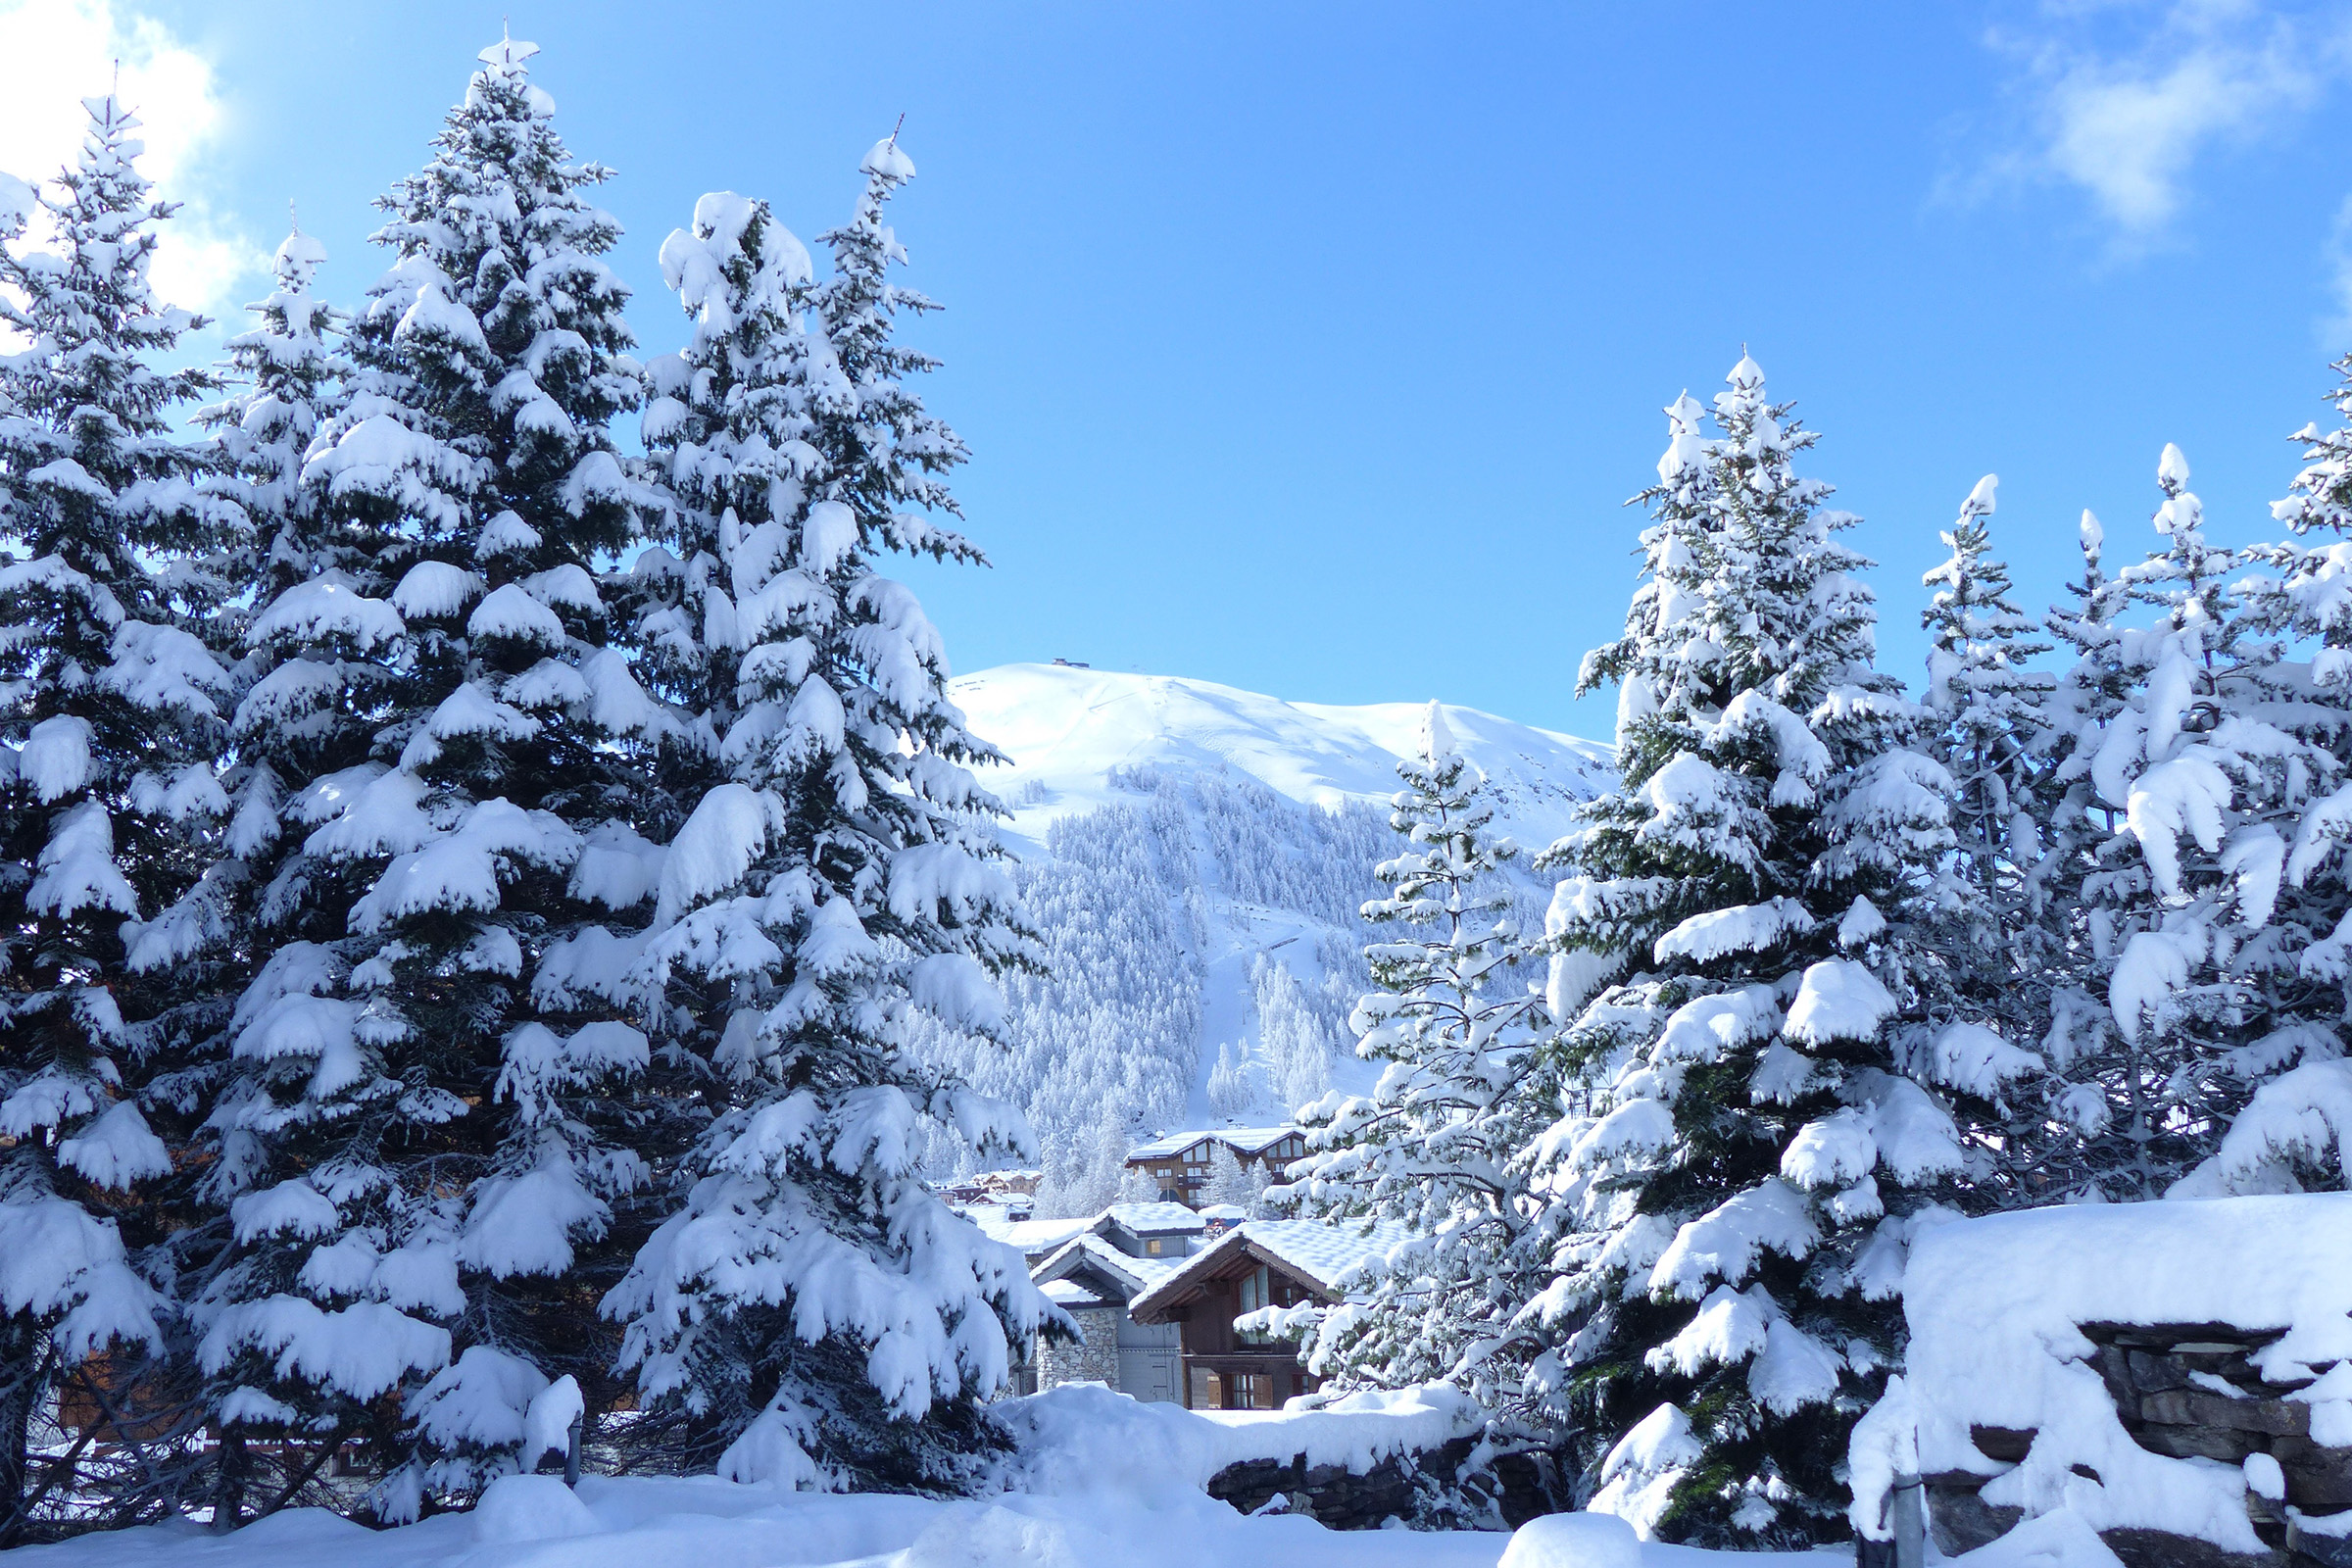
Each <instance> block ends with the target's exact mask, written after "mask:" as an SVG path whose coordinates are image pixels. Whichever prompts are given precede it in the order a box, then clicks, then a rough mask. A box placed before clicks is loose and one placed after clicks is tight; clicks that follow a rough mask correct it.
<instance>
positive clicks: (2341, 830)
mask: <svg viewBox="0 0 2352 1568" xmlns="http://www.w3.org/2000/svg"><path fill="white" fill-rule="evenodd" d="M2334 369H2335V372H2336V375H2337V378H2338V381H2337V386H2336V388H2335V390H2334V392H2333V393H2332V394H2331V395H2330V399H2329V401H2331V402H2332V403H2333V404H2334V405H2335V408H2336V411H2337V413H2338V415H2339V416H2340V417H2343V419H2344V421H2345V422H2343V423H2340V424H2339V425H2338V426H2337V427H2336V428H2335V429H2332V430H2327V431H2322V430H2321V429H2320V427H2319V426H2318V424H2316V423H2314V424H2310V425H2307V426H2305V427H2304V428H2303V429H2302V430H2301V431H2299V432H2297V434H2296V436H2295V439H2296V440H2297V441H2298V442H2300V443H2301V444H2302V446H2303V454H2302V456H2303V467H2302V470H2301V471H2300V472H2299V473H2297V474H2296V475H2295V479H2294V482H2293V485H2292V486H2291V488H2290V489H2289V491H2288V493H2287V496H2286V498H2285V499H2284V500H2282V501H2279V502H2277V503H2275V504H2274V505H2273V507H2272V509H2271V510H2272V514H2273V515H2274V516H2275V517H2276V518H2277V519H2278V521H2279V522H2282V523H2284V524H2285V525H2286V526H2287V528H2288V529H2290V530H2291V531H2292V533H2293V535H2294V536H2295V537H2293V538H2290V539H2288V540H2286V541H2283V542H2280V543H2278V544H2273V545H2263V546H2257V547H2256V548H2255V549H2254V550H2253V552H2251V553H2252V554H2253V555H2254V556H2255V558H2256V559H2258V560H2260V561H2261V562H2262V563H2263V564H2265V565H2267V566H2269V567H2270V568H2271V569H2272V572H2273V573H2275V575H2263V576H2255V577H2250V578H2248V579H2247V580H2246V581H2244V582H2243V583H2242V584H2240V585H2239V588H2238V592H2239V594H2240V595H2241V596H2242V597H2243V599H2244V600H2245V601H2246V604H2247V613H2248V617H2249V618H2250V619H2251V620H2253V621H2254V622H2255V623H2256V624H2257V625H2258V626H2259V627H2260V629H2261V630H2262V631H2263V632H2264V633H2266V634H2270V635H2277V636H2279V637H2281V638H2283V639H2285V640H2286V641H2287V642H2288V643H2289V644H2290V645H2293V646H2297V647H2300V648H2308V649H2310V650H2312V658H2311V662H2310V665H2309V668H2308V672H2307V673H2308V686H2307V687H2305V688H2303V689H2302V690H2300V691H2297V692H2296V693H2295V695H2296V696H2298V697H2300V699H2301V703H2300V704H2298V706H2299V707H2305V708H2308V709H2316V710H2318V711H2319V714H2321V715H2327V716H2334V715H2337V714H2340V713H2341V711H2342V710H2343V709H2344V708H2346V707H2347V706H2352V358H2347V359H2344V360H2341V361H2338V362H2337V363H2336V365H2335V366H2334ZM2314 534H2318V535H2319V536H2320V538H2319V540H2317V541H2312V542H2306V541H2309V540H2310V536H2312V535H2314ZM2280 684H2281V685H2283V684H2284V683H2283V682H2282V683H2280ZM2304 733H2305V736H2306V738H2307V739H2308V740H2309V741H2310V742H2311V743H2312V744H2314V745H2317V746H2324V747H2326V748H2327V751H2328V753H2329V754H2330V757H2331V760H2332V762H2333V764H2334V765H2333V767H2332V769H2331V770H2329V771H2328V772H2327V773H2324V774H2321V775H2319V776H2316V777H2313V778H2311V779H2309V780H2308V781H2307V784H2306V788H2305V791H2304V792H2303V796H2302V799H2301V800H2300V802H2299V803H2295V804H2299V806H2300V809H2299V811H2297V812H2296V817H2295V820H2294V822H2293V825H2292V828H2291V840H2290V847H2289V849H2288V853H2287V857H2286V865H2285V887H2284V888H2283V889H2282V891H2281V894H2280V901H2279V902H2280V907H2279V909H2278V912H2277V913H2276V914H2275V915H2274V916H2273V920H2274V924H2275V925H2276V926H2278V927H2281V928H2283V930H2282V931H2281V932H2280V933H2279V934H2280V935H2285V936H2289V937H2290V938H2299V939H2300V945H2301V951H2300V953H2299V954H2297V955H2296V956H2295V957H2294V978H2295V979H2298V980H2300V981H2301V982H2303V984H2302V986H2301V987H2300V988H2299V990H2298V991H2297V993H2296V994H2295V995H2294V996H2293V997H2292V998H2280V999H2277V1000H2278V1001H2281V1002H2284V1003H2285V1004H2286V1005H2292V1006H2294V1007H2295V1009H2296V1012H2297V1014H2298V1017H2299V1021H2300V1023H2301V1024H2302V1026H2303V1030H2304V1034H2303V1037H2302V1040H2301V1042H2300V1054H2301V1056H2302V1058H2303V1059H2302V1061H2301V1062H2300V1064H2299V1065H2295V1066H2293V1067H2290V1068H2287V1069H2286V1070H2284V1071H2280V1072H2277V1075H2276V1076H2275V1077H2269V1078H2268V1080H2267V1081H2266V1082H2263V1083H2262V1084H2260V1085H2259V1086H2258V1087H2257V1088H2256V1089H2255V1091H2254V1093H2253V1095H2252V1097H2251V1098H2250V1100H2249V1101H2248V1103H2247V1104H2246V1105H2245V1107H2244V1108H2243V1109H2242V1110H2240V1111H2239V1112H2238V1113H2237V1115H2236V1116H2235V1117H2234V1118H2233V1120H2232V1121H2231V1123H2230V1125H2229V1129H2228V1131H2227V1132H2226V1133H2225V1135H2224V1136H2223V1138H2222V1140H2221V1142H2220V1145H2219V1146H2218V1148H2217V1149H2216V1150H2215V1151H2214V1152H2213V1153H2212V1154H2210V1155H2209V1156H2208V1157H2207V1158H2206V1160H2205V1161H2204V1162H2203V1163H2202V1164H2201V1165H2200V1166H2199V1167H2198V1168H2197V1169H2196V1170H2195V1171H2193V1172H2192V1173H2191V1175H2190V1177H2189V1178H2188V1179H2187V1181H2186V1182H2185V1183H2184V1184H2183V1187H2182V1188H2181V1189H2180V1190H2181V1191H2184V1192H2189V1193H2224V1192H2239V1193H2243V1192H2281V1191H2284V1192H2292V1191H2296V1190H2298V1189H2302V1190H2309V1189H2337V1190H2340V1189H2343V1188H2346V1187H2352V1060H2347V1059H2346V1054H2345V1053H2346V1047H2347V1046H2348V1045H2352V887H2348V884H2352V866H2348V865H2347V862H2346V860H2345V858H2343V857H2342V856H2341V855H2340V854H2339V853H2338V852H2339V851H2340V850H2341V848H2342V847H2343V845H2344V843H2345V841H2346V840H2347V839H2352V784H2347V783H2345V782H2342V781H2344V780H2352V726H2347V725H2345V724H2343V723H2341V722H2338V723H2335V724H2333V725H2327V724H2310V723H2307V724H2306V725H2305V726H2304ZM2330 784H2332V785H2333V787H2332V788H2330V787H2329V786H2330ZM2279 825H2280V827H2281V828H2282V829H2285V828H2286V823H2285V822H2283V821H2281V822H2280V824H2279ZM2270 967H2271V968H2272V970H2273V978H2272V986H2273V988H2274V990H2275V989H2276V987H2277V986H2278V984H2279V983H2280V982H2281V981H2282V980H2284V979H2285V977H2284V976H2282V975H2278V973H2277V971H2278V969H2280V968H2282V967H2283V964H2280V963H2276V962H2275V963H2274V964H2273V965H2271V966H2270ZM2266 1000H2273V999H2266ZM2274 1070H2276V1069H2274Z"/></svg>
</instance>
